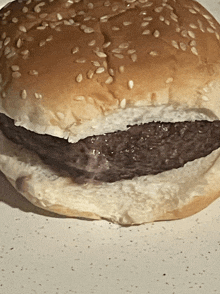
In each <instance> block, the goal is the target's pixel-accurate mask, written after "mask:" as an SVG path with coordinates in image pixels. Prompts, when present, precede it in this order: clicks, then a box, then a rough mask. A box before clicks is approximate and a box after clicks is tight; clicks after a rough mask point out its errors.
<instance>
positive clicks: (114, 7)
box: [112, 4, 119, 12]
mask: <svg viewBox="0 0 220 294" xmlns="http://www.w3.org/2000/svg"><path fill="white" fill-rule="evenodd" d="M113 5H114V4H113ZM118 8H119V7H118V5H114V6H112V11H114V12H115V11H117V10H118Z"/></svg>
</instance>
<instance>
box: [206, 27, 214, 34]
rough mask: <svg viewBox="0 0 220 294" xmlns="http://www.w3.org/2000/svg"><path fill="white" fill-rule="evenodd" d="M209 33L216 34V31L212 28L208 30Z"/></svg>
mask: <svg viewBox="0 0 220 294" xmlns="http://www.w3.org/2000/svg"><path fill="white" fill-rule="evenodd" d="M207 31H208V32H209V33H211V34H214V32H215V31H214V30H213V29H211V28H207Z"/></svg>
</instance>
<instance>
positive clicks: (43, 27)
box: [37, 26, 46, 31]
mask: <svg viewBox="0 0 220 294" xmlns="http://www.w3.org/2000/svg"><path fill="white" fill-rule="evenodd" d="M45 29H46V27H45V26H39V27H37V30H41V31H43V30H45Z"/></svg>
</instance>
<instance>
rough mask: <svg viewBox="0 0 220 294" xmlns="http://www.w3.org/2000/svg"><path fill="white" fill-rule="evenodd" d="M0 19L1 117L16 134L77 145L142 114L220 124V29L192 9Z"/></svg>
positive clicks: (118, 4)
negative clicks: (16, 127) (24, 130)
mask: <svg viewBox="0 0 220 294" xmlns="http://www.w3.org/2000/svg"><path fill="white" fill-rule="evenodd" d="M0 17H1V25H0V38H1V39H0V112H2V113H5V114H6V115H8V116H9V117H11V118H13V119H14V120H15V123H16V125H21V126H23V127H25V128H27V129H29V130H32V131H34V132H37V133H41V134H44V133H46V134H50V135H54V136H57V137H64V138H69V140H70V141H71V142H75V141H77V140H79V139H80V138H83V137H86V136H88V135H93V134H100V133H103V132H104V131H109V130H111V131H114V130H117V129H119V128H126V125H127V124H128V123H129V124H132V123H133V124H134V123H135V122H136V121H137V118H138V116H139V112H137V116H136V117H135V118H133V119H132V121H131V115H133V112H135V109H137V108H138V109H142V110H143V112H145V111H146V109H148V110H149V109H150V111H151V113H152V111H154V110H155V109H159V110H160V111H159V117H160V119H161V120H171V121H174V120H179V119H180V118H179V116H175V115H172V114H170V115H168V116H166V118H165V116H164V117H163V113H164V112H163V111H161V109H163V110H164V108H167V107H168V108H169V110H170V109H171V110H172V111H173V113H175V111H176V110H178V112H179V113H181V111H182V112H184V113H187V112H188V111H194V113H205V115H206V118H207V119H210V120H214V119H219V118H220V105H219V99H218V98H219V91H220V41H219V40H220V26H219V24H218V23H217V21H216V20H215V19H214V18H213V16H212V15H211V14H210V13H209V12H207V10H206V9H205V8H204V7H202V6H201V5H200V4H198V3H197V2H195V1H192V0H179V1H176V0H155V1H150V0H149V1H148V0H138V1H137V0H123V1H122V0H118V1H115V2H113V1H109V0H92V1H81V0H57V1H53V0H43V1H42V2H39V1H34V0H27V1H16V2H12V3H10V4H9V5H7V6H6V7H4V8H3V9H2V10H1V12H0ZM131 110H132V111H133V112H132V113H131ZM172 111H170V113H171V112H172ZM116 113H117V115H118V117H123V116H124V117H125V119H124V121H125V122H124V126H120V127H119V126H118V125H117V122H116V121H117V120H116V119H115V116H114V115H115V114H116ZM157 117H158V116H155V115H154V114H153V115H149V116H148V117H147V118H146V121H149V120H156V119H157ZM195 118H197V116H195V115H191V114H190V115H188V116H187V115H184V116H183V117H182V119H189V120H192V119H195ZM200 118H201V119H202V118H203V116H201V117H200ZM109 125H111V129H108V126H109ZM100 126H102V128H100Z"/></svg>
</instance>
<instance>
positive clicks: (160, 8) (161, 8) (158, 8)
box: [154, 6, 163, 13]
mask: <svg viewBox="0 0 220 294" xmlns="http://www.w3.org/2000/svg"><path fill="white" fill-rule="evenodd" d="M162 10H163V7H162V6H160V7H156V8H155V9H154V11H155V12H157V13H160V12H161V11H162Z"/></svg>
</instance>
